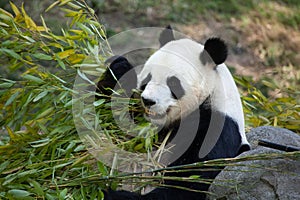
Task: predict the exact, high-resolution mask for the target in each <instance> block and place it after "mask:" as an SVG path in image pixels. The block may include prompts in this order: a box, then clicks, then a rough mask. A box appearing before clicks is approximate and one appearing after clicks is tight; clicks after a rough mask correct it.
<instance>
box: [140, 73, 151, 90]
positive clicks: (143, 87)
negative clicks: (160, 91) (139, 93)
mask: <svg viewBox="0 0 300 200" xmlns="http://www.w3.org/2000/svg"><path fill="white" fill-rule="evenodd" d="M151 78H152V75H151V74H148V76H147V77H146V78H145V79H144V80H143V81H142V83H141V86H140V89H141V90H144V89H145V88H146V86H147V84H148V83H149V82H150V80H151Z"/></svg>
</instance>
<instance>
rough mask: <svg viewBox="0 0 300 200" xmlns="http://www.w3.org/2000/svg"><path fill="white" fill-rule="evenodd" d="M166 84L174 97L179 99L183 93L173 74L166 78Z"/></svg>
mask: <svg viewBox="0 0 300 200" xmlns="http://www.w3.org/2000/svg"><path fill="white" fill-rule="evenodd" d="M167 85H168V87H169V88H170V91H171V93H172V96H173V98H174V99H180V98H181V97H183V95H184V94H185V93H184V89H183V87H182V85H181V82H180V80H179V79H178V78H176V77H175V76H172V77H170V78H168V80H167Z"/></svg>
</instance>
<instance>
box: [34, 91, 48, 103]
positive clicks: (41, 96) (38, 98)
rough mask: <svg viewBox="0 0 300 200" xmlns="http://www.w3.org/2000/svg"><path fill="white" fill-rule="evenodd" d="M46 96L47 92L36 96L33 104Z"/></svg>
mask: <svg viewBox="0 0 300 200" xmlns="http://www.w3.org/2000/svg"><path fill="white" fill-rule="evenodd" d="M47 94H48V91H47V90H46V91H43V92H41V93H40V94H38V95H37V96H36V97H35V98H34V99H33V102H37V101H38V100H40V99H41V98H43V97H45V96H46V95H47Z"/></svg>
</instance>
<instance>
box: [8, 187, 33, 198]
mask: <svg viewBox="0 0 300 200" xmlns="http://www.w3.org/2000/svg"><path fill="white" fill-rule="evenodd" d="M8 194H10V195H12V196H13V197H15V198H24V197H28V196H29V195H30V194H31V193H30V192H27V191H25V190H19V189H12V190H9V191H8Z"/></svg>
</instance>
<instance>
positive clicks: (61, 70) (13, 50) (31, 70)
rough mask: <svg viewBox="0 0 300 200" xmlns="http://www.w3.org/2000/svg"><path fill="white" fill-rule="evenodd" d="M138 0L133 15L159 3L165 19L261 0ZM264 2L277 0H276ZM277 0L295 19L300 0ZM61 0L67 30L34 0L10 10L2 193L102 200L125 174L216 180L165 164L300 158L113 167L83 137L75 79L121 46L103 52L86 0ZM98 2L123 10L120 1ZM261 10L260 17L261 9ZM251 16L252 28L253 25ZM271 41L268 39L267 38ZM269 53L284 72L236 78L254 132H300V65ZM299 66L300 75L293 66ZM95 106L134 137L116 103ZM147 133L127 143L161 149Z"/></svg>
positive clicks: (2, 33) (1, 86)
mask: <svg viewBox="0 0 300 200" xmlns="http://www.w3.org/2000/svg"><path fill="white" fill-rule="evenodd" d="M130 2H131V4H130V5H133V7H131V8H127V7H125V6H124V12H127V13H128V14H132V13H135V12H136V13H138V14H141V15H142V14H143V12H144V11H145V9H146V8H147V7H149V6H150V7H153V8H155V9H154V10H156V9H157V10H158V11H159V9H164V8H167V11H168V12H166V13H164V12H163V15H162V16H160V17H161V18H163V20H165V21H168V20H169V19H171V20H174V21H177V20H178V19H179V18H180V20H182V21H181V22H185V20H188V21H189V22H191V21H192V19H191V18H194V19H196V18H197V17H199V16H200V14H202V13H204V15H205V16H206V17H209V16H210V15H212V13H213V16H214V17H216V18H217V19H218V20H222V21H223V20H224V23H228V22H229V21H230V16H234V17H238V16H240V15H245V16H246V13H248V11H251V10H252V9H253V7H254V5H253V2H254V1H245V3H244V4H243V5H240V4H238V3H237V1H228V2H224V1H215V2H209V3H206V2H204V1H200V3H195V1H190V2H189V1H185V2H183V1H172V2H174V4H170V1H164V3H163V4H158V3H156V2H153V1H143V2H141V1H130ZM114 3H115V4H116V5H114V6H119V5H123V1H115V2H114ZM263 3H264V4H272V3H271V2H269V1H264V2H263ZM277 3H279V4H280V5H284V7H286V8H289V9H290V10H291V12H292V14H291V15H288V16H291V18H293V17H292V16H294V17H295V16H297V12H298V11H297V10H296V7H297V6H299V1H278V2H277ZM52 5H53V6H52V9H50V11H48V12H54V13H55V12H58V13H60V15H62V16H64V18H66V19H65V22H66V23H65V24H66V25H65V27H64V29H63V30H57V29H56V30H55V31H53V30H52V27H51V26H50V25H49V24H48V23H47V21H48V20H49V19H44V21H46V22H45V23H42V22H43V20H42V19H39V22H36V20H34V19H32V18H31V16H30V15H29V14H28V10H27V9H25V8H26V6H25V8H24V9H22V7H15V6H14V5H13V4H12V5H11V7H12V8H10V12H8V11H6V10H0V19H1V21H0V58H1V59H0V64H1V68H0V70H1V72H4V73H2V74H1V77H0V107H1V109H2V112H1V113H0V127H1V129H0V198H1V199H101V198H102V197H103V193H102V191H101V190H102V189H106V188H108V187H109V186H110V187H112V188H113V189H116V188H117V187H118V186H120V185H122V181H123V182H124V183H126V182H131V183H133V185H135V186H136V188H137V189H139V188H140V187H142V186H144V185H145V184H146V183H148V184H151V185H154V186H157V185H160V184H162V183H161V180H164V179H171V178H172V179H175V180H181V179H184V180H186V181H207V180H203V179H201V178H199V177H184V178H180V177H165V176H163V175H162V174H161V173H162V172H164V171H165V170H168V171H169V170H174V171H179V170H196V169H195V167H196V168H197V169H198V168H199V167H201V166H220V165H222V166H223V165H238V164H237V162H239V161H242V160H251V159H253V160H255V159H276V158H291V159H298V158H299V152H293V153H285V154H274V155H273V154H272V155H270V154H268V155H257V156H252V157H245V158H240V159H225V160H215V161H209V162H205V163H197V164H191V165H188V166H179V167H174V168H166V169H160V170H158V171H156V172H157V173H158V174H157V176H146V175H145V176H144V177H141V176H137V175H138V174H125V175H124V174H118V173H117V172H116V171H113V170H111V168H110V167H109V166H105V165H104V164H103V163H102V162H100V161H98V160H96V159H95V158H94V157H93V156H92V155H91V154H90V152H89V151H88V150H89V147H88V146H87V145H86V143H83V142H82V138H80V137H79V134H78V130H77V129H76V128H75V124H74V121H73V120H74V119H73V114H72V103H73V102H72V95H73V94H76V91H74V90H73V82H74V79H75V76H76V75H80V73H79V72H78V69H79V68H80V66H84V65H83V64H86V62H87V61H88V62H89V63H90V64H91V63H92V64H93V65H90V68H89V69H88V72H89V73H92V74H93V73H96V71H99V70H100V71H101V70H103V68H104V67H105V65H104V63H103V61H104V60H105V59H106V57H107V56H109V55H110V53H111V52H104V54H100V55H98V50H99V49H98V48H99V46H98V44H99V43H100V42H104V44H105V30H104V29H103V25H102V24H100V23H99V22H98V20H97V18H96V17H95V16H94V14H93V13H94V11H93V10H92V9H90V8H89V7H88V6H87V5H86V4H85V3H84V1H81V0H77V1H76V0H73V1H70V2H68V3H66V4H65V3H64V1H57V3H56V4H52ZM124 5H125V3H124ZM169 5H172V6H171V7H169ZM228 5H230V6H228ZM272 5H273V4H272ZM98 6H99V7H100V8H101V6H108V7H109V8H111V9H112V10H113V9H114V8H113V6H112V5H111V4H107V5H98ZM231 6H232V7H231ZM224 8H225V9H224ZM55 10H56V11H55ZM189 11H192V12H191V13H189ZM262 12H265V14H262ZM199 13H200V14H199ZM270 14H271V13H269V12H268V11H263V10H262V11H260V13H259V17H258V18H259V19H261V18H264V19H265V17H267V16H269V15H270ZM278 15H280V14H278ZM181 16H182V18H181ZM251 16H254V14H253V13H251ZM288 16H285V17H288ZM276 17H280V18H282V19H283V18H284V17H283V16H276ZM145 19H146V18H145ZM287 19H288V18H287ZM180 20H179V22H180ZM293 20H297V19H293ZM279 21H280V20H279ZM161 23H163V22H161ZM243 23H244V25H245V26H247V25H249V24H251V23H252V22H251V21H250V22H249V21H248V22H243ZM292 23H294V22H292ZM288 26H289V28H290V29H288V30H294V29H297V27H294V26H293V25H292V26H290V25H288ZM54 28H56V27H54ZM247 30H249V29H246V31H247ZM284 33H285V32H284ZM265 40H267V38H266V39H265V38H263V41H265ZM100 48H101V47H100ZM253 48H254V47H253ZM272 48H274V49H275V50H270V51H271V52H272V51H273V52H275V53H276V48H279V47H277V46H275V47H272ZM100 50H101V49H100ZM273 56H276V55H273ZM269 57H270V56H269ZM269 57H268V56H267V57H264V59H265V62H269V63H271V64H272V63H273V64H275V65H276V66H277V68H276V70H275V71H273V72H272V77H283V78H284V79H274V78H270V77H269V78H268V77H265V76H262V77H263V78H262V80H260V81H258V82H257V81H256V82H255V81H253V78H252V77H240V76H236V82H237V83H238V85H239V87H240V89H241V93H242V96H243V97H242V100H243V104H244V109H245V114H246V124H247V129H250V128H252V127H256V126H261V125H274V126H281V127H285V128H289V129H290V130H293V131H296V132H297V131H299V130H300V127H299V124H300V115H299V113H300V102H299V93H300V91H299V77H300V74H299V70H298V67H299V66H298V65H297V66H296V65H292V64H290V65H280V63H281V62H282V61H281V60H279V61H278V60H276V59H275V58H274V59H273V60H272V59H271V60H268V59H270V58H269ZM280 59H282V58H280ZM93 66H94V68H93ZM89 70H90V71H89ZM297 70H298V71H297ZM295 71H296V72H297V73H293V72H295ZM83 78H85V77H83ZM82 99H84V98H82ZM95 104H96V105H97V109H98V110H97V112H96V115H97V117H98V119H100V120H101V123H100V124H101V125H102V127H104V128H103V129H104V130H105V131H106V133H108V135H109V136H110V137H109V138H111V139H113V140H114V141H117V142H122V139H123V135H124V134H123V133H122V131H120V130H119V129H118V127H116V125H115V124H114V123H113V120H112V119H113V117H112V116H111V112H110V111H109V110H108V109H107V107H108V106H110V105H109V104H106V103H105V101H96V103H95ZM85 111H86V110H85ZM96 124H97V123H96ZM86 125H87V126H88V125H90V124H88V123H87V124H86ZM145 127H146V128H148V126H147V124H145V126H140V127H139V128H140V129H139V130H138V131H142V130H143V128H145ZM147 130H149V129H147ZM149 132H151V131H149ZM149 132H148V131H146V133H149ZM144 133H145V132H144ZM116 135H117V136H116ZM143 136H144V138H142V139H138V140H129V141H127V142H125V143H122V144H123V145H124V147H125V148H127V149H128V150H131V151H139V152H146V151H147V150H148V149H149V147H151V146H149V144H152V143H151V142H152V141H150V142H149V138H151V137H152V136H150V137H149V136H148V135H147V134H145V135H143ZM133 178H134V179H133Z"/></svg>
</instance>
